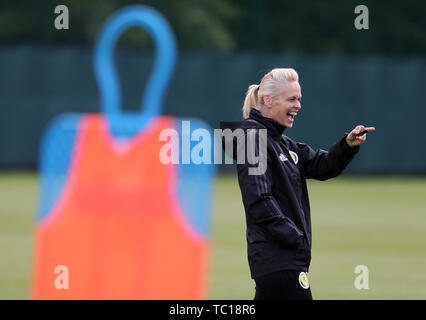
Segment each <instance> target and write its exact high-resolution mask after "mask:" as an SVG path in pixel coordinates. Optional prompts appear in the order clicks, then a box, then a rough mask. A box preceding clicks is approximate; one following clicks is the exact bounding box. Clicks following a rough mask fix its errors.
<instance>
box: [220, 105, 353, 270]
mask: <svg viewBox="0 0 426 320" xmlns="http://www.w3.org/2000/svg"><path fill="white" fill-rule="evenodd" d="M221 127H222V130H223V129H225V128H227V127H228V128H230V129H232V130H234V129H236V128H241V129H243V131H244V133H245V138H246V139H245V140H246V142H245V148H243V150H245V152H246V160H247V157H248V155H247V150H248V146H247V145H246V143H247V141H249V142H250V141H253V139H251V140H250V139H247V137H248V132H249V131H251V133H254V134H255V135H256V136H255V139H254V144H255V150H256V154H257V155H259V152H261V150H262V148H259V132H260V131H259V130H258V129H266V130H267V148H266V150H267V155H266V160H267V162H266V164H267V166H266V170H260V171H259V172H260V173H261V174H254V175H253V174H251V175H250V174H249V169H250V168H254V167H256V166H258V164H254V165H253V164H250V163H249V161H245V162H244V163H240V164H238V163H237V171H238V181H239V185H240V189H241V195H242V199H243V203H244V208H245V213H246V224H247V234H246V236H247V253H248V261H249V266H250V271H251V276H252V278H256V277H258V276H261V275H264V274H268V273H271V272H274V271H278V270H301V271H308V269H309V264H310V261H311V247H312V233H311V211H310V205H309V197H308V189H307V186H306V179H307V178H313V179H317V180H326V179H330V178H333V177H335V176H337V175H338V174H340V173H341V172H342V171H343V169H344V168H345V167H346V166H347V165H348V163H349V162H350V161H351V160H352V158H353V157H354V155H355V154H356V153H357V152H358V150H359V147H356V148H351V147H349V146H348V144H347V143H346V139H345V138H346V134H345V135H344V136H343V137H342V138H341V139H339V140H338V141H337V143H336V144H334V145H333V146H332V147H331V148H330V150H329V151H328V152H327V151H324V150H317V151H314V150H313V149H312V148H311V147H309V146H308V145H306V144H304V143H298V142H294V141H293V140H291V139H290V138H289V137H287V136H285V135H283V131H284V129H285V127H283V126H281V125H280V124H279V123H278V122H276V121H274V120H272V119H269V118H265V117H263V116H262V115H261V114H260V112H259V111H258V110H256V109H252V110H251V112H250V117H249V119H246V120H244V121H242V122H238V123H235V122H234V123H230V122H227V123H225V122H222V123H221ZM249 129H256V130H249ZM235 141H236V139H234V141H233V146H234V149H233V155H232V156H233V157H234V159H235V158H236V155H237V150H240V151H241V143H240V144H237V143H236V142H235ZM224 146H225V144H224ZM252 162H253V161H252ZM263 171H264V172H263Z"/></svg>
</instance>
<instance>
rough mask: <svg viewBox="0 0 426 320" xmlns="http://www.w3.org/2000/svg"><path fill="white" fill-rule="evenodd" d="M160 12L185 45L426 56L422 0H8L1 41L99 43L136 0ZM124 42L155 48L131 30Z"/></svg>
mask: <svg viewBox="0 0 426 320" xmlns="http://www.w3.org/2000/svg"><path fill="white" fill-rule="evenodd" d="M136 3H139V4H147V5H150V6H152V7H155V8H157V9H158V10H160V11H161V12H162V13H163V14H164V15H165V16H166V17H167V19H168V20H169V22H170V24H171V25H172V27H173V29H174V31H175V33H176V37H177V40H178V45H179V49H180V50H210V51H220V52H236V51H240V52H241V51H263V52H283V51H287V52H288V51H291V52H310V53H344V54H364V53H373V54H382V55H397V56H398V55H425V54H426V19H425V17H426V1H422V0H417V1H416V0H404V1H390V0H366V1H361V0H345V1H339V0H304V1H294V0H293V1H286V0H246V1H242V0H147V1H127V0H91V1H89V0H87V1H85V0H34V1H28V0H0V43H2V44H5V43H9V44H11V43H39V44H48V45H49V44H54V45H67V44H80V45H87V46H92V44H93V42H94V39H95V37H96V36H97V34H98V32H99V30H100V28H101V26H102V25H103V23H104V22H105V20H106V19H107V17H108V16H110V15H111V14H112V13H113V12H114V11H115V10H117V9H118V8H120V7H123V6H125V5H129V4H136ZM59 4H64V5H66V6H67V7H68V9H69V14H70V16H69V24H70V28H69V30H56V29H55V28H54V24H53V22H54V18H55V17H56V16H55V14H54V8H55V7H56V6H57V5H59ZM359 4H363V5H366V6H367V7H368V9H369V30H356V29H355V28H354V19H355V18H356V16H357V15H356V14H355V13H354V9H355V7H356V6H357V5H359ZM120 45H127V46H137V47H139V46H148V47H149V46H151V40H150V39H149V37H148V35H146V34H144V33H143V32H139V30H136V29H135V30H134V29H132V30H129V31H127V32H126V33H125V34H124V36H123V37H122V38H121V39H120Z"/></svg>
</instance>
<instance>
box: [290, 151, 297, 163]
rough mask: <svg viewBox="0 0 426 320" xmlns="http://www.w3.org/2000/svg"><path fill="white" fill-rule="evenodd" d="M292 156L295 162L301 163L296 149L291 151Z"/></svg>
mask: <svg viewBox="0 0 426 320" xmlns="http://www.w3.org/2000/svg"><path fill="white" fill-rule="evenodd" d="M289 153H290V156H291V158H292V159H293V162H294V164H298V163H299V156H298V155H297V153H296V152H294V151H289Z"/></svg>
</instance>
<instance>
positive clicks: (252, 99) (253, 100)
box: [243, 84, 259, 119]
mask: <svg viewBox="0 0 426 320" xmlns="http://www.w3.org/2000/svg"><path fill="white" fill-rule="evenodd" d="M258 91H259V85H258V84H252V85H251V86H249V88H248V90H247V93H246V98H245V100H244V105H243V117H244V119H247V118H248V117H249V116H250V110H251V109H252V108H253V107H257V104H258V101H257V99H258V94H257V93H258Z"/></svg>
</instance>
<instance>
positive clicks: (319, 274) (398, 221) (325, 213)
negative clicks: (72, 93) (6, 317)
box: [0, 173, 426, 299]
mask: <svg viewBox="0 0 426 320" xmlns="http://www.w3.org/2000/svg"><path fill="white" fill-rule="evenodd" d="M309 192H310V199H311V207H312V224H313V252H312V263H311V269H310V272H309V280H310V283H311V289H312V293H313V296H314V298H315V299H426V273H425V272H424V270H426V178H396V177H389V178H386V177H383V178H381V177H339V178H336V179H334V180H330V181H326V182H317V181H310V182H309ZM213 206H214V207H213V216H212V219H213V220H212V242H211V254H210V258H209V259H210V261H209V268H210V277H209V296H208V297H209V298H211V299H252V297H253V295H254V283H253V281H252V280H251V279H250V275H249V270H248V264H247V257H246V244H245V221H244V212H243V207H242V203H241V196H240V191H239V188H238V184H237V180H236V177H235V176H232V175H230V176H219V177H218V179H217V181H216V188H215V195H214V203H213ZM36 207H37V177H36V175H35V174H33V173H1V174H0V252H1V255H0V299H27V298H29V291H30V283H31V267H32V246H33V230H34V222H35V214H36ZM357 265H365V266H367V267H368V271H369V289H368V290H357V289H356V288H355V286H354V280H355V278H356V277H357V276H358V275H357V274H355V273H354V270H355V267H356V266H357Z"/></svg>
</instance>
